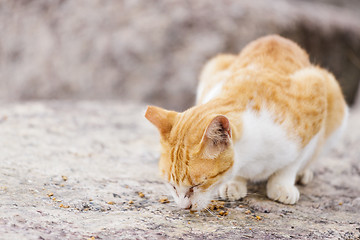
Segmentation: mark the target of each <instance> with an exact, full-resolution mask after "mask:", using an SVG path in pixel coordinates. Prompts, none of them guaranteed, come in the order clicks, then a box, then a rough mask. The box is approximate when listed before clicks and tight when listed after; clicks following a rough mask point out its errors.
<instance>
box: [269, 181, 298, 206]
mask: <svg viewBox="0 0 360 240" xmlns="http://www.w3.org/2000/svg"><path fill="white" fill-rule="evenodd" d="M267 196H268V198H270V199H272V200H275V201H278V202H281V203H285V204H295V203H296V202H297V201H298V200H299V197H300V193H299V190H298V189H297V187H295V186H294V185H279V184H276V185H270V186H269V185H268V187H267Z"/></svg>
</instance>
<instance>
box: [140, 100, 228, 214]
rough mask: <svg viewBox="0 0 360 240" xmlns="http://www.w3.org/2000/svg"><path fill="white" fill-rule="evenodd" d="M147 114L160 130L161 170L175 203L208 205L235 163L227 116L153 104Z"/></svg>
mask: <svg viewBox="0 0 360 240" xmlns="http://www.w3.org/2000/svg"><path fill="white" fill-rule="evenodd" d="M145 117H146V118H147V119H148V120H149V121H150V122H151V123H153V124H154V125H155V126H156V127H157V128H158V130H159V132H160V136H161V140H160V141H161V147H162V151H161V157H160V161H159V168H160V173H161V176H162V177H163V178H164V179H165V180H166V182H167V185H168V187H169V190H170V191H171V193H172V195H173V197H174V199H175V201H176V203H177V204H178V205H179V207H181V208H185V209H191V210H201V209H204V208H206V207H207V205H208V204H209V202H210V200H211V198H212V197H213V196H214V193H215V192H216V191H217V190H218V187H219V185H220V184H221V183H222V182H223V180H224V178H225V177H226V176H228V175H230V172H231V169H232V166H233V163H234V160H233V155H234V154H233V144H232V138H231V135H232V134H231V127H230V122H229V120H228V118H227V117H225V116H223V115H215V114H206V113H201V112H198V111H196V110H195V109H189V110H187V111H185V112H183V113H177V112H173V111H167V110H164V109H162V108H158V107H153V106H150V107H148V109H147V111H146V114H145Z"/></svg>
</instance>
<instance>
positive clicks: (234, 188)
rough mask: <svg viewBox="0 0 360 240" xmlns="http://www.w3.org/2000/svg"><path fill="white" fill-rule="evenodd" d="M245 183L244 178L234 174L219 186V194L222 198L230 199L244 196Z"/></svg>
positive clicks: (245, 192) (245, 190)
mask: <svg viewBox="0 0 360 240" xmlns="http://www.w3.org/2000/svg"><path fill="white" fill-rule="evenodd" d="M246 184H247V180H246V179H245V178H243V177H240V176H236V177H234V178H233V179H231V180H230V181H228V182H226V183H225V184H223V185H222V186H221V187H220V189H219V196H220V198H222V199H228V200H230V201H235V200H239V199H241V198H244V197H245V196H246V194H247V186H246Z"/></svg>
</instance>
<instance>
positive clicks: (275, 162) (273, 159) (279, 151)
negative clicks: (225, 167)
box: [234, 109, 300, 181]
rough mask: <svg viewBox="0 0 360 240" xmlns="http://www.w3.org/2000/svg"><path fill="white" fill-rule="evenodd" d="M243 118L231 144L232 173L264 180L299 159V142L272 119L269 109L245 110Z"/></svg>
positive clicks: (255, 179) (250, 178)
mask: <svg viewBox="0 0 360 240" xmlns="http://www.w3.org/2000/svg"><path fill="white" fill-rule="evenodd" d="M242 118H243V134H242V137H241V139H240V140H239V141H238V142H236V143H235V144H234V148H235V149H234V150H235V165H234V174H236V175H239V176H242V177H244V178H246V179H249V180H254V181H260V180H265V179H267V178H268V177H269V176H270V175H271V174H273V173H274V172H275V171H277V170H279V169H281V168H283V167H285V166H287V165H289V164H290V163H292V162H294V161H296V160H298V157H299V155H300V149H299V144H298V143H297V141H296V140H295V139H290V137H289V136H288V134H287V133H286V131H285V129H284V128H283V127H282V126H280V125H278V124H276V123H275V122H274V120H273V118H272V116H271V114H270V113H269V112H268V111H266V110H262V111H260V112H255V111H253V110H251V109H248V110H246V111H245V112H244V113H243V115H242Z"/></svg>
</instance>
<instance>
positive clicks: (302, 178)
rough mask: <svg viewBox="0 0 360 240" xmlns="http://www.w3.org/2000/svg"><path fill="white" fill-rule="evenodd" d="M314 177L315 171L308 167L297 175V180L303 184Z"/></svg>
mask: <svg viewBox="0 0 360 240" xmlns="http://www.w3.org/2000/svg"><path fill="white" fill-rule="evenodd" d="M313 178H314V173H313V171H311V170H310V169H306V170H305V171H303V172H301V173H300V174H299V175H298V176H297V182H298V183H299V184H301V185H307V184H309V183H310V182H311V181H312V180H313Z"/></svg>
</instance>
